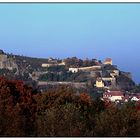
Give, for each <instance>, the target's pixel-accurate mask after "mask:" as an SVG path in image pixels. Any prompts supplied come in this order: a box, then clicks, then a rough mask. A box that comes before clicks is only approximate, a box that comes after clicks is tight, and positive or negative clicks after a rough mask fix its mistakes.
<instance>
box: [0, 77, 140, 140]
mask: <svg viewBox="0 0 140 140" xmlns="http://www.w3.org/2000/svg"><path fill="white" fill-rule="evenodd" d="M139 110H140V104H134V103H127V104H125V105H123V106H122V107H121V108H118V107H116V106H115V105H114V104H112V103H110V102H103V101H101V100H99V99H97V100H96V101H93V100H92V98H91V97H90V96H89V95H88V94H86V93H81V94H80V95H76V94H75V91H74V90H73V89H72V88H71V87H69V86H59V87H57V88H55V89H54V88H52V89H49V90H47V91H46V92H44V93H37V91H36V90H33V89H32V88H31V87H29V86H27V85H25V84H24V83H23V82H22V81H9V80H7V79H5V78H4V77H0V136H10V137H12V136H14V137H23V136H24V137H27V136H28V137H29V136H30V137H31V136H36V137H39V136H46V137H57V136H61V137H63V136H65V137H66V136H71V137H76V136H78V137H86V136H91V137H103V136H127V137H128V136H140V111H139Z"/></svg>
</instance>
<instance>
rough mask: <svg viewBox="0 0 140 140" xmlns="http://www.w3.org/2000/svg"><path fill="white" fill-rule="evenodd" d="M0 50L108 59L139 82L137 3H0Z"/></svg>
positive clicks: (138, 11) (139, 46)
mask: <svg viewBox="0 0 140 140" xmlns="http://www.w3.org/2000/svg"><path fill="white" fill-rule="evenodd" d="M0 48H1V49H3V50H4V51H6V52H9V53H13V54H20V55H26V56H33V57H50V56H52V57H57V58H65V57H72V56H77V57H79V58H83V59H85V58H97V59H100V60H102V61H103V60H104V59H105V58H106V57H111V58H112V59H113V63H114V64H116V65H118V67H119V68H120V69H121V70H124V71H130V72H132V75H133V78H134V80H135V81H136V82H139V83H140V4H134V3H133V4H124V3H122V4H121V3H120V4H119V3H118V4H115V3H114V4H113V3H112V4H107V3H106V4H103V3H102V4H97V3H96V4H95V3H93V4H91V3H90V4H87V3H86V4H74V3H73V4H72V3H71V4H66V3H65V4H64V3H63V4H57V3H56V4H47V3H46V4H0Z"/></svg>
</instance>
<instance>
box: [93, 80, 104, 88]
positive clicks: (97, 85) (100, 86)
mask: <svg viewBox="0 0 140 140" xmlns="http://www.w3.org/2000/svg"><path fill="white" fill-rule="evenodd" d="M95 86H96V87H97V88H103V87H104V82H103V81H102V79H101V78H97V80H96V84H95Z"/></svg>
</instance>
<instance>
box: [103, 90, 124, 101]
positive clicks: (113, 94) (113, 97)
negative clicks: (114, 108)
mask: <svg viewBox="0 0 140 140" xmlns="http://www.w3.org/2000/svg"><path fill="white" fill-rule="evenodd" d="M123 98H124V93H123V92H122V91H108V92H105V93H104V94H103V99H109V100H110V101H112V102H115V101H117V100H122V99H123Z"/></svg>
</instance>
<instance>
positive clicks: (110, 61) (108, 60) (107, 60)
mask: <svg viewBox="0 0 140 140" xmlns="http://www.w3.org/2000/svg"><path fill="white" fill-rule="evenodd" d="M104 64H105V65H112V59H111V58H106V59H105V61H104Z"/></svg>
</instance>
